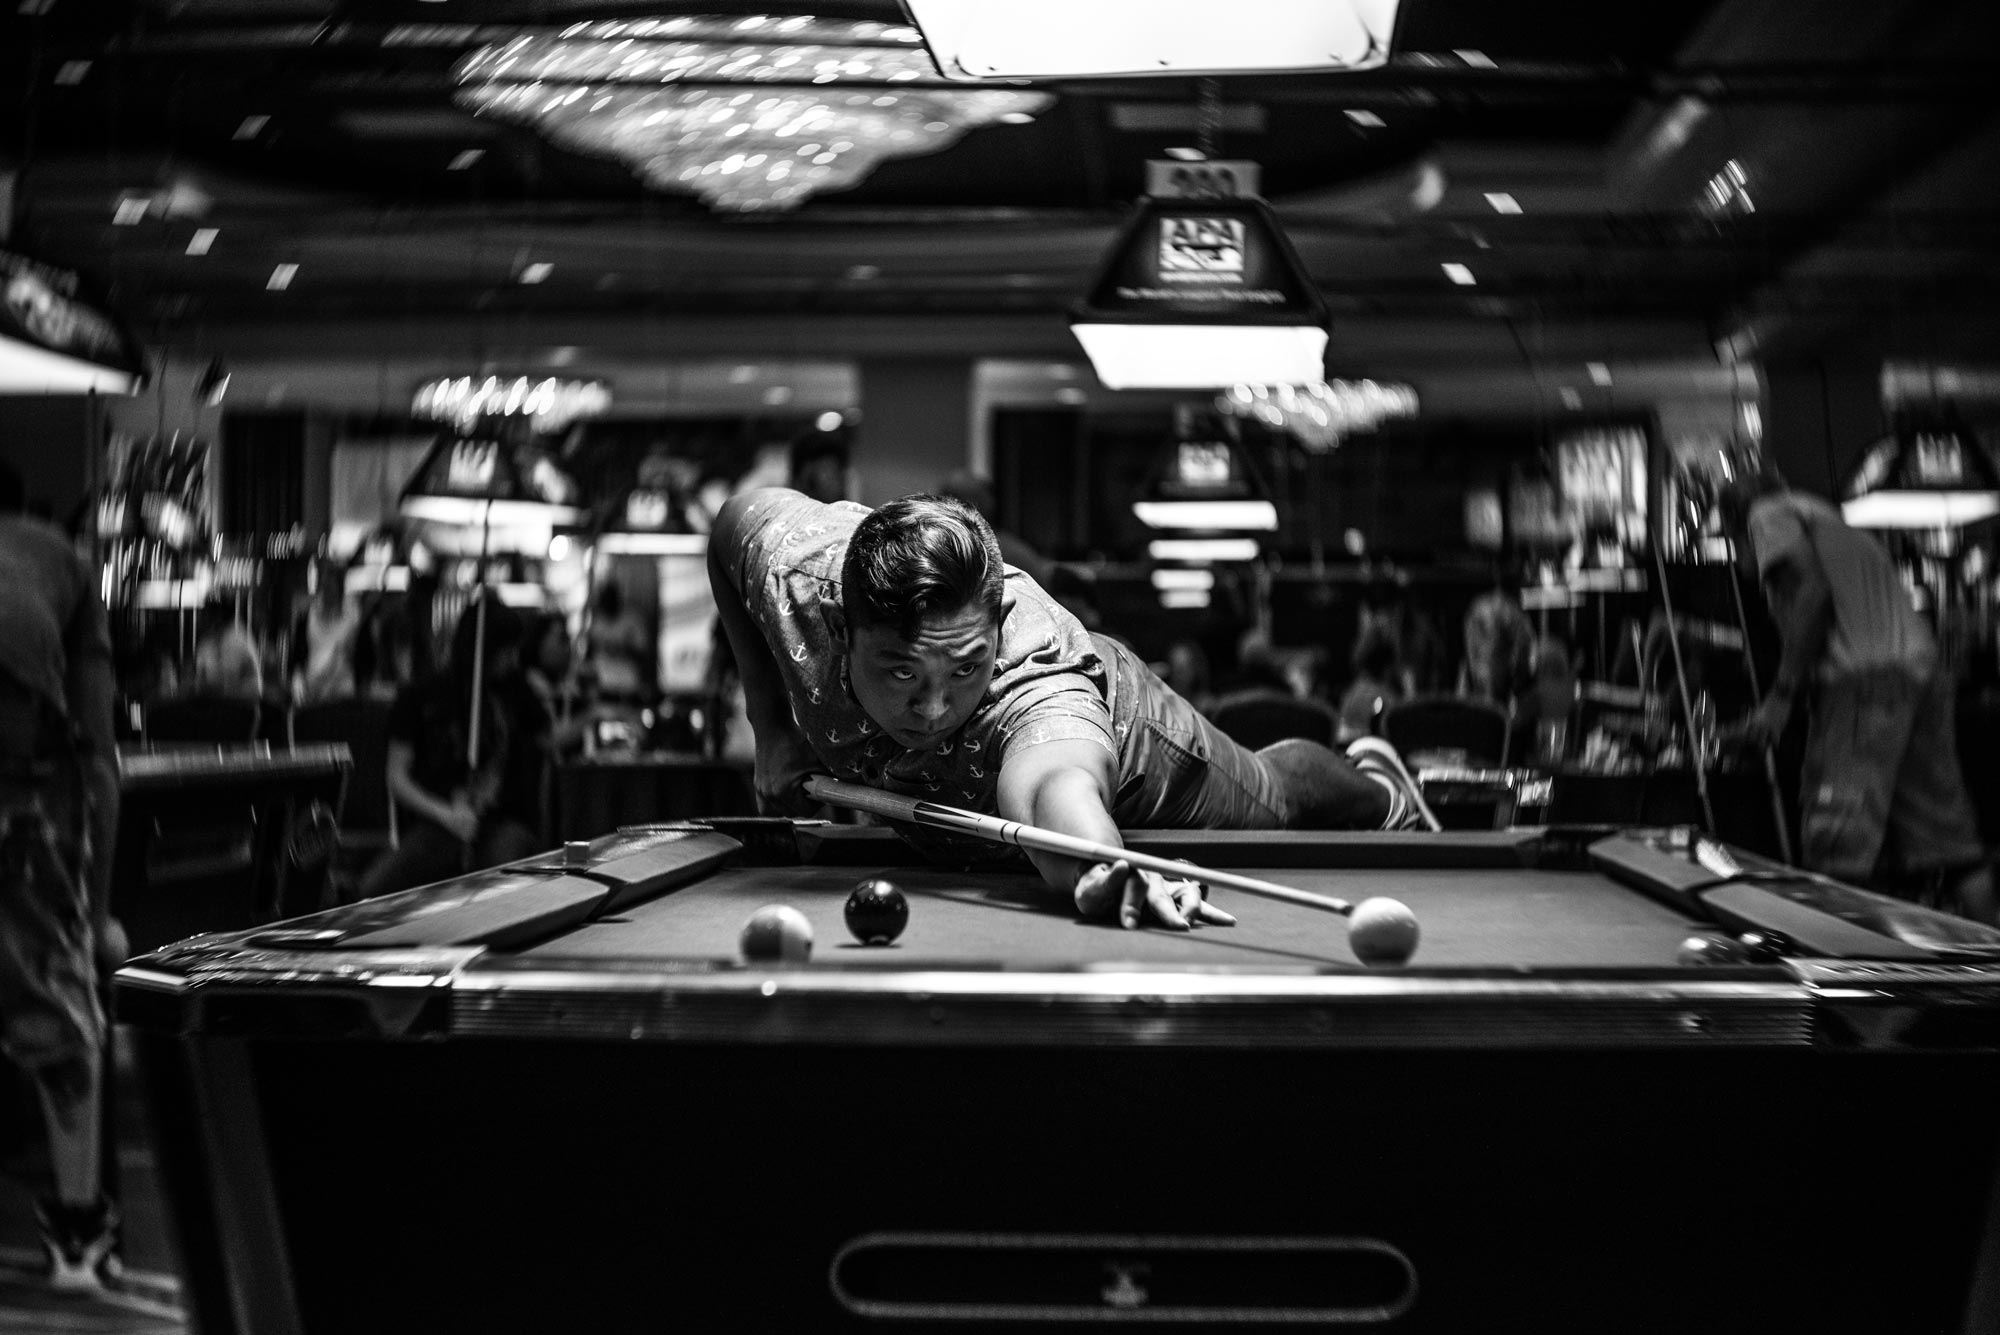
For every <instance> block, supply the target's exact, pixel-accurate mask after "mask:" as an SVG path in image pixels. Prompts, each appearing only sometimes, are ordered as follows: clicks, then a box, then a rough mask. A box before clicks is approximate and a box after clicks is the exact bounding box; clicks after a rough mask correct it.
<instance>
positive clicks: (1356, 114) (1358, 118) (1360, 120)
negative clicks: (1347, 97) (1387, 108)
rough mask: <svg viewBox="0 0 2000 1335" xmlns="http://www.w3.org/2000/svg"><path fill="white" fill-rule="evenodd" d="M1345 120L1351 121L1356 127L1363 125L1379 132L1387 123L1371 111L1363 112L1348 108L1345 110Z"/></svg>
mask: <svg viewBox="0 0 2000 1335" xmlns="http://www.w3.org/2000/svg"><path fill="white" fill-rule="evenodd" d="M1347 119H1349V120H1351V121H1353V122H1354V123H1355V124H1356V125H1365V126H1367V127H1368V128H1369V129H1371V130H1379V129H1381V128H1382V127H1383V126H1385V125H1387V124H1388V123H1389V122H1387V121H1385V120H1383V119H1382V118H1381V117H1380V116H1378V115H1376V114H1375V113H1374V112H1372V111H1365V110H1362V109H1359V108H1356V107H1349V108H1348V109H1347Z"/></svg>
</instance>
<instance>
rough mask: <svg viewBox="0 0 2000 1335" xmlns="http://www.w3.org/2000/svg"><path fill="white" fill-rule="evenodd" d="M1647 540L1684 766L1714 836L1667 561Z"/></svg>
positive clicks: (1653, 540)
mask: <svg viewBox="0 0 2000 1335" xmlns="http://www.w3.org/2000/svg"><path fill="white" fill-rule="evenodd" d="M1646 536H1647V539H1648V542H1649V545H1650V546H1651V547H1652V549H1653V571H1654V573H1655V574H1657V575H1658V576H1659V579H1660V606H1661V607H1662V608H1663V609H1664V610H1665V611H1666V614H1667V647H1668V648H1670V649H1672V650H1673V654H1674V686H1675V687H1676V688H1677V689H1678V690H1679V692H1680V697H1681V721H1682V722H1684V723H1685V724H1687V748H1688V765H1689V767H1690V768H1692V769H1693V770H1694V791H1695V796H1697V797H1699V798H1700V799H1701V814H1702V818H1703V819H1704V820H1706V821H1707V822H1708V832H1709V833H1710V834H1714V833H1715V802H1714V800H1713V799H1712V798H1710V797H1709V794H1708V771H1707V770H1705V769H1703V768H1702V764H1701V745H1700V743H1699V742H1698V741H1696V739H1695V735H1694V699H1693V698H1692V697H1691V696H1689V695H1688V679H1687V664H1686V663H1685V662H1684V661H1682V659H1681V633H1680V629H1679V628H1678V627H1677V626H1675V625H1674V595H1673V594H1672V592H1670V591H1669V590H1668V588H1667V558H1666V554H1665V553H1664V552H1662V551H1661V550H1660V542H1659V535H1658V534H1657V533H1648V534H1647V535H1646Z"/></svg>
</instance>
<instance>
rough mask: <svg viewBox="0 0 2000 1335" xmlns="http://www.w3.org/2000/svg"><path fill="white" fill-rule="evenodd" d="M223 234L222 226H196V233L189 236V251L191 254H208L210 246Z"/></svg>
mask: <svg viewBox="0 0 2000 1335" xmlns="http://www.w3.org/2000/svg"><path fill="white" fill-rule="evenodd" d="M221 235H222V231H221V229H220V228H216V227H197V228H195V229H194V235H193V236H191V237H189V238H188V248H187V253H188V254H190V255H206V254H208V250H209V247H210V246H213V245H214V244H215V238H217V237H218V236H221Z"/></svg>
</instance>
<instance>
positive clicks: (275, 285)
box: [264, 264, 299, 292]
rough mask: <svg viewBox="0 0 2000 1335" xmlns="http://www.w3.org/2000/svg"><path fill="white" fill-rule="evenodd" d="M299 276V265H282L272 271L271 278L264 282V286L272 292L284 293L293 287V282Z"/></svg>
mask: <svg viewBox="0 0 2000 1335" xmlns="http://www.w3.org/2000/svg"><path fill="white" fill-rule="evenodd" d="M298 276H299V266H298V265H296V264H280V265H279V266H278V267H277V268H275V269H273V270H271V276H270V277H269V278H267V279H265V280H264V286H265V288H266V289H268V290H269V291H272V292H283V291H284V290H285V289H286V288H288V287H290V286H291V285H292V280H293V279H294V278H297V277H298Z"/></svg>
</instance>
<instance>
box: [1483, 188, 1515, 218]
mask: <svg viewBox="0 0 2000 1335" xmlns="http://www.w3.org/2000/svg"><path fill="white" fill-rule="evenodd" d="M1486 202H1487V203H1488V204H1489V205H1491V206H1492V208H1493V211H1494V212H1495V213H1519V212H1520V211H1521V201H1520V200H1518V199H1515V198H1514V197H1513V196H1512V195H1510V194H1508V193H1507V192H1506V191H1504V190H1494V191H1489V192H1488V193H1487V196H1486Z"/></svg>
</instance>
